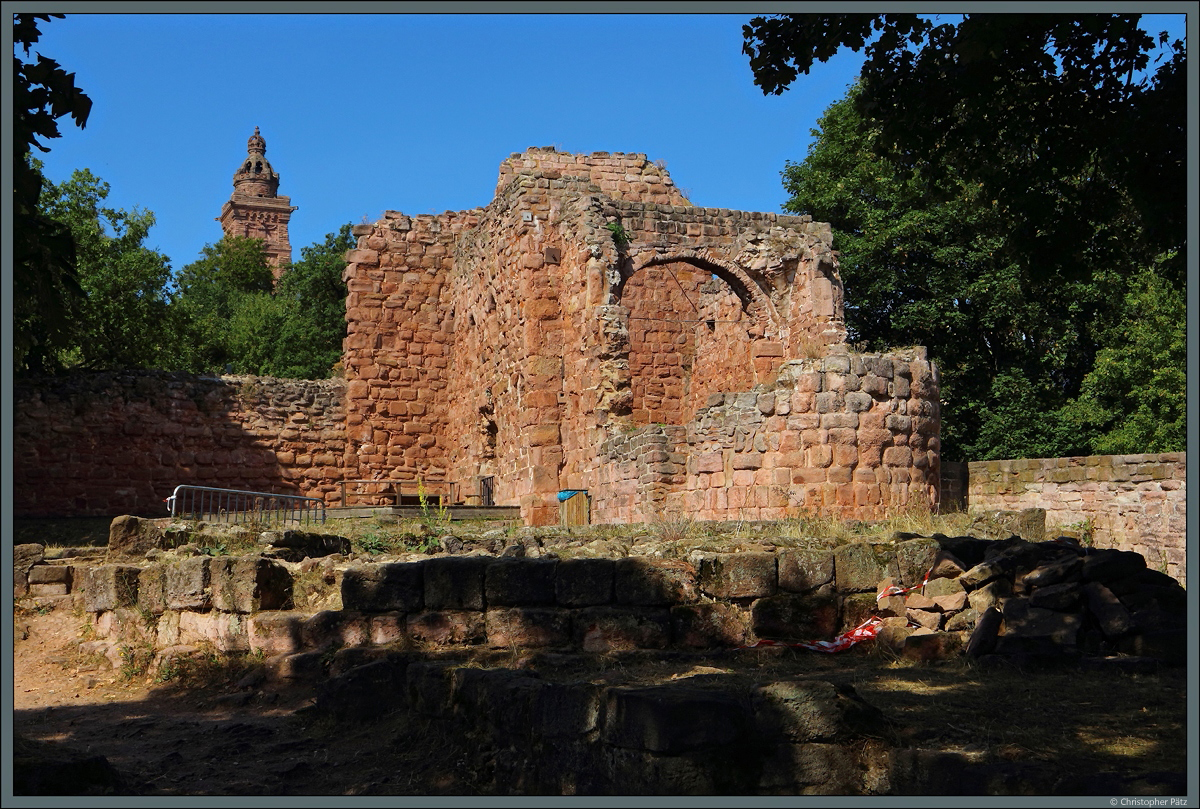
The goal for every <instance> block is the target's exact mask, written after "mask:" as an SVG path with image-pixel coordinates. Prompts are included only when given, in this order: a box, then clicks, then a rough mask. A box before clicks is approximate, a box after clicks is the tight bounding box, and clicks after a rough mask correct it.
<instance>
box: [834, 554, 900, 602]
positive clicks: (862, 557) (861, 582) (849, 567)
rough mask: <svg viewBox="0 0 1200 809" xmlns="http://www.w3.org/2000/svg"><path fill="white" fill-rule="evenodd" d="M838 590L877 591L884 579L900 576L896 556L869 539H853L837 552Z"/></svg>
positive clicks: (854, 591)
mask: <svg viewBox="0 0 1200 809" xmlns="http://www.w3.org/2000/svg"><path fill="white" fill-rule="evenodd" d="M833 570H834V579H835V581H836V583H837V589H838V591H839V592H842V593H856V592H857V593H861V592H866V591H868V590H869V591H872V592H873V591H874V590H875V586H876V585H877V584H878V583H879V581H880V580H881V579H884V578H886V577H888V576H890V577H891V578H893V579H899V578H900V575H899V573H900V571H899V568H898V566H897V564H896V560H895V558H894V557H893V556H892V555H891V554H890V553H889V552H888V550H887V549H886V547H884V546H877V545H872V544H870V543H867V542H850V543H847V544H845V545H841V546H839V547H837V548H835V549H834V551H833Z"/></svg>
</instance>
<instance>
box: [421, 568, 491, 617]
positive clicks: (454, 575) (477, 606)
mask: <svg viewBox="0 0 1200 809" xmlns="http://www.w3.org/2000/svg"><path fill="white" fill-rule="evenodd" d="M489 564H491V560H490V559H487V558H485V557H481V556H443V557H436V558H433V559H428V560H426V561H425V562H424V566H425V607H426V609H430V610H482V609H483V608H484V599H483V577H484V571H485V570H486V569H487V566H488V565H489Z"/></svg>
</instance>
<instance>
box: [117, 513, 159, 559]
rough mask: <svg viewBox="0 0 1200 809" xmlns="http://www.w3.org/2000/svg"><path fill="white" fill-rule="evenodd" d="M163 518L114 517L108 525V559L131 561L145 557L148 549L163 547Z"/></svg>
mask: <svg viewBox="0 0 1200 809" xmlns="http://www.w3.org/2000/svg"><path fill="white" fill-rule="evenodd" d="M161 522H162V521H161V520H149V519H145V518H142V517H133V516H131V515H128V514H126V515H124V516H121V517H114V518H113V521H112V523H111V524H110V525H109V527H108V559H109V561H111V562H119V561H127V560H128V561H131V560H135V559H141V558H143V557H145V555H146V551H149V550H152V549H154V548H161V547H162V538H163V532H162V529H161V527H160V523H161Z"/></svg>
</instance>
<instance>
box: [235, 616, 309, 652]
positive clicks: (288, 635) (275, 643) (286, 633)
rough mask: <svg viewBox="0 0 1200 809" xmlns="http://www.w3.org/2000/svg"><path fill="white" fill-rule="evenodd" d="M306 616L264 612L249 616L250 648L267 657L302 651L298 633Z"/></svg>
mask: <svg viewBox="0 0 1200 809" xmlns="http://www.w3.org/2000/svg"><path fill="white" fill-rule="evenodd" d="M307 618H308V616H307V615H306V614H304V613H302V612H290V611H289V612H279V611H274V610H272V611H265V612H258V613H255V614H253V615H251V616H250V618H249V621H248V624H249V627H248V628H249V635H250V648H251V650H253V651H255V652H262V653H263V654H264V655H266V656H267V657H273V656H275V655H280V654H295V653H297V652H299V651H301V650H302V649H303V643H302V642H301V637H300V631H301V628H302V627H303V625H304V621H305V620H306V619H307Z"/></svg>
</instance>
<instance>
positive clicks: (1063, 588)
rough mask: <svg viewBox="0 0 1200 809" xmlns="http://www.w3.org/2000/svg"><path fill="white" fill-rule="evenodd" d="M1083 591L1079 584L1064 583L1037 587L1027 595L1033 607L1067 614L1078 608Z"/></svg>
mask: <svg viewBox="0 0 1200 809" xmlns="http://www.w3.org/2000/svg"><path fill="white" fill-rule="evenodd" d="M1082 597H1083V591H1082V589H1081V588H1080V584H1079V582H1073V581H1065V582H1060V583H1059V584H1051V585H1047V586H1045V587H1038V588H1037V589H1036V590H1034V591H1033V592H1032V593H1030V594H1029V603H1030V605H1031V606H1034V607H1045V608H1046V609H1050V610H1058V611H1060V612H1069V611H1071V610H1073V609H1075V608H1076V607H1078V606H1079V601H1080V599H1081V598H1082Z"/></svg>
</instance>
